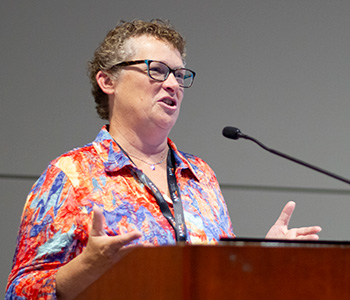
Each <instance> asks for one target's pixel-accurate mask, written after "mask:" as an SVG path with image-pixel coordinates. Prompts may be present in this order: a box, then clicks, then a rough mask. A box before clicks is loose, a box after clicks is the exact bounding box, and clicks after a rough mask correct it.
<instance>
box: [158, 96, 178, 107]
mask: <svg viewBox="0 0 350 300" xmlns="http://www.w3.org/2000/svg"><path fill="white" fill-rule="evenodd" d="M161 102H163V103H165V104H166V105H168V106H175V105H176V101H175V100H173V99H171V98H164V99H162V100H161Z"/></svg>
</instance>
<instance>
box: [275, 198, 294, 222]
mask: <svg viewBox="0 0 350 300" xmlns="http://www.w3.org/2000/svg"><path fill="white" fill-rule="evenodd" d="M294 208H295V202H294V201H289V202H288V203H287V204H286V205H285V207H284V208H283V210H282V212H281V214H280V216H279V218H278V219H277V221H276V223H275V224H276V225H280V226H287V227H288V224H289V221H290V218H291V216H292V214H293V211H294Z"/></svg>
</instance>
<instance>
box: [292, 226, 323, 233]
mask: <svg viewBox="0 0 350 300" xmlns="http://www.w3.org/2000/svg"><path fill="white" fill-rule="evenodd" d="M321 230H322V228H321V227H320V226H310V227H300V228H296V234H297V235H308V234H316V233H319V232H320V231H321Z"/></svg>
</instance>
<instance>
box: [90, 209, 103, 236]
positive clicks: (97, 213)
mask: <svg viewBox="0 0 350 300" xmlns="http://www.w3.org/2000/svg"><path fill="white" fill-rule="evenodd" d="M92 209H93V212H94V215H93V218H92V227H91V232H90V235H91V236H104V235H106V234H105V232H104V230H103V218H104V217H103V213H102V211H101V209H100V208H99V207H98V206H97V205H94V206H93V208H92Z"/></svg>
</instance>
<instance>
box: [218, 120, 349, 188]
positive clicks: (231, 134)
mask: <svg viewBox="0 0 350 300" xmlns="http://www.w3.org/2000/svg"><path fill="white" fill-rule="evenodd" d="M222 134H223V136H224V137H227V138H229V139H233V140H238V139H240V138H242V139H246V140H250V141H253V142H254V143H256V144H257V145H259V146H260V147H261V148H263V149H265V150H266V151H269V152H271V153H273V154H276V155H278V156H280V157H283V158H286V159H288V160H290V161H293V162H295V163H297V164H299V165H302V166H304V167H307V168H309V169H312V170H314V171H317V172H320V173H323V174H325V175H327V176H330V177H333V178H335V179H337V180H340V181H343V182H345V183H347V184H350V180H349V179H347V178H344V177H341V176H339V175H337V174H334V173H331V172H329V171H327V170H324V169H321V168H319V167H317V166H314V165H311V164H309V163H307V162H305V161H302V160H300V159H297V158H295V157H292V156H290V155H287V154H285V153H282V152H280V151H277V150H274V149H271V148H268V147H266V146H265V145H264V144H262V143H261V142H259V141H258V140H256V139H255V138H253V137H251V136H249V135H246V134H243V133H242V132H241V131H240V130H239V129H238V128H236V127H231V126H227V127H225V128H224V129H223V130H222Z"/></svg>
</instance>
